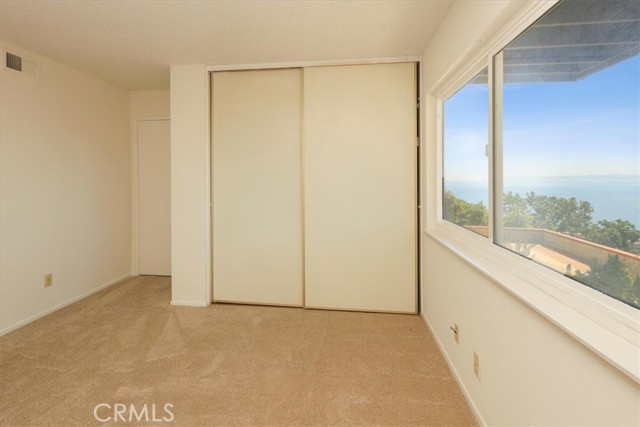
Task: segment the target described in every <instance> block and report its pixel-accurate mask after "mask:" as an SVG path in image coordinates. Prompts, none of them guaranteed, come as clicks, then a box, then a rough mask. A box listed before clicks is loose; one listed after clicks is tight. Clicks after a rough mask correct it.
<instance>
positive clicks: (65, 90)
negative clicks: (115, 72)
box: [0, 43, 131, 332]
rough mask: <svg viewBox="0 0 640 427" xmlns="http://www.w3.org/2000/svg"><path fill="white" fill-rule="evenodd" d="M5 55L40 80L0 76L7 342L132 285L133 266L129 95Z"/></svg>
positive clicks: (0, 310)
mask: <svg viewBox="0 0 640 427" xmlns="http://www.w3.org/2000/svg"><path fill="white" fill-rule="evenodd" d="M7 47H10V48H11V50H12V51H14V52H15V53H18V54H22V55H24V56H27V57H31V58H34V59H36V60H37V61H38V62H39V75H38V77H37V78H32V77H28V76H24V75H21V74H19V73H16V72H14V71H12V70H6V69H5V68H4V67H3V68H2V71H0V124H1V130H0V140H1V149H0V150H1V156H0V157H1V158H0V166H1V167H0V179H1V183H0V185H1V186H0V202H1V208H0V217H1V224H0V246H1V248H2V252H1V255H0V330H1V331H2V332H8V331H10V330H12V329H15V328H16V327H18V326H20V325H22V324H24V323H26V322H28V321H30V320H33V318H36V317H39V316H41V315H43V314H46V313H48V312H50V311H52V310H54V309H55V308H58V307H59V306H61V305H64V304H65V303H68V302H69V301H73V300H75V299H78V298H80V297H82V296H85V295H87V294H88V293H91V292H93V291H95V290H96V289H98V288H100V287H101V286H103V285H106V284H110V283H112V282H114V281H117V280H119V279H121V278H123V277H126V276H127V275H129V273H130V259H131V255H130V233H131V232H130V229H131V223H130V218H131V214H130V212H131V179H130V151H129V98H128V94H127V92H126V91H125V90H122V89H119V88H117V87H115V86H112V85H110V84H108V83H105V82H103V81H101V80H98V79H96V78H94V77H91V76H89V75H87V74H84V73H81V72H79V71H76V70H74V69H71V68H69V67H67V66H65V65H62V64H60V63H57V62H55V61H51V60H49V59H46V58H43V57H40V56H37V55H35V54H32V53H30V52H26V51H23V50H21V49H19V48H17V47H14V46H10V45H8V44H6V43H3V49H4V48H7ZM3 56H4V54H3ZM47 273H53V286H52V287H49V288H46V289H45V288H44V284H43V279H44V275H45V274H47Z"/></svg>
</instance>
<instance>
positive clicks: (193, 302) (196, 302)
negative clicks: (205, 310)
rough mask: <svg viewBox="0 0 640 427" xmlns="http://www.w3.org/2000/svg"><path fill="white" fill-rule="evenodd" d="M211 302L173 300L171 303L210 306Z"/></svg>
mask: <svg viewBox="0 0 640 427" xmlns="http://www.w3.org/2000/svg"><path fill="white" fill-rule="evenodd" d="M209 304H211V303H210V302H207V301H186V300H172V301H171V305H173V306H176V307H208V306H209Z"/></svg>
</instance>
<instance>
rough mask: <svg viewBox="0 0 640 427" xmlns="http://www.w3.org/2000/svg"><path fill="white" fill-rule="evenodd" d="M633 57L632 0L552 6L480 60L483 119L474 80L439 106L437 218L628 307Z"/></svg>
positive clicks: (639, 294)
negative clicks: (486, 64)
mask: <svg viewBox="0 0 640 427" xmlns="http://www.w3.org/2000/svg"><path fill="white" fill-rule="evenodd" d="M639 53H640V3H638V2H637V1H636V0H619V1H616V2H615V3H610V2H600V1H592V0H564V1H562V2H560V3H559V4H557V5H556V6H555V7H553V8H552V9H551V10H550V11H548V12H547V13H546V14H545V15H544V16H542V17H541V18H540V19H539V20H538V21H536V22H535V23H534V24H533V25H532V26H530V27H529V28H528V29H527V30H526V31H525V32H523V33H522V34H520V36H519V37H517V38H516V39H515V40H513V41H512V42H510V43H509V44H508V45H506V46H505V47H504V48H503V49H502V50H500V51H499V52H498V53H497V54H496V55H493V56H491V57H490V58H489V60H490V61H491V62H492V65H493V67H492V71H491V74H490V75H489V79H488V81H489V82H491V85H490V86H491V87H490V89H489V90H491V91H492V92H491V93H492V97H493V106H492V108H491V111H488V109H487V108H483V107H482V106H481V105H480V104H481V101H480V97H481V93H482V90H481V88H486V87H487V85H486V84H482V83H480V82H479V81H478V80H479V78H478V77H476V78H475V79H474V80H472V81H471V82H469V83H468V84H466V85H465V86H464V87H463V88H462V89H460V90H459V91H458V92H457V93H455V94H454V95H452V96H451V97H449V98H448V99H447V100H446V101H444V104H443V111H444V122H443V157H444V158H443V164H444V168H443V181H444V185H443V219H445V220H447V221H450V222H453V223H455V224H458V225H461V226H463V227H464V228H467V229H469V230H471V231H476V232H480V233H481V234H484V235H490V236H492V239H493V242H494V243H495V244H496V245H499V246H500V247H502V248H505V249H507V250H509V251H511V252H514V253H517V254H519V255H521V256H523V257H526V258H528V259H529V260H531V261H533V262H535V263H538V264H541V265H544V266H545V267H548V268H549V269H552V270H555V271H556V272H558V273H559V274H561V275H564V276H566V277H568V278H571V279H573V280H575V281H577V282H580V283H582V284H584V285H586V286H588V287H589V288H592V289H595V290H596V291H599V292H601V293H603V294H606V295H608V296H610V297H613V298H615V299H616V300H618V301H621V302H623V303H625V304H627V305H629V306H632V307H634V308H636V309H638V308H640V231H639V229H640V57H639ZM482 74H483V73H481V74H480V75H482ZM485 81H487V80H485ZM483 96H484V97H485V99H487V96H488V91H487V92H485V93H484V95H483ZM489 112H490V113H491V117H492V126H493V129H492V130H493V135H494V136H493V141H490V144H492V148H493V150H492V156H493V158H492V165H493V170H492V176H493V179H492V181H491V183H489V182H488V179H487V178H485V177H488V176H489V166H488V164H487V161H486V159H485V158H484V157H483V156H484V144H481V143H480V140H481V139H482V137H481V135H486V133H487V129H488V125H487V127H485V128H482V126H481V125H480V123H481V122H482V120H484V123H485V124H486V123H489ZM485 139H486V137H485ZM471 141H474V142H473V143H471ZM482 168H484V170H482ZM489 192H491V194H492V195H493V197H492V201H493V202H492V203H493V205H492V206H490V205H489V203H488V197H484V196H480V194H484V195H487V194H489ZM460 207H464V208H465V209H466V210H465V209H460ZM473 207H476V208H477V209H480V208H481V207H488V215H489V216H490V217H491V218H492V221H491V222H490V223H491V226H490V227H491V228H489V224H488V222H487V221H486V219H485V217H482V216H480V215H477V216H471V217H470V218H468V217H467V216H465V215H462V214H460V212H462V213H463V214H464V213H466V212H473V209H472V208H473Z"/></svg>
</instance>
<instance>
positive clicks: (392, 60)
mask: <svg viewBox="0 0 640 427" xmlns="http://www.w3.org/2000/svg"><path fill="white" fill-rule="evenodd" d="M418 61H420V57H419V56H396V57H388V58H362V59H336V60H320V61H294V62H269V63H264V64H261V63H257V64H224V65H209V66H207V67H206V69H207V71H208V72H214V71H240V70H269V69H273V68H305V67H325V66H330V65H363V64H390V63H396V62H418Z"/></svg>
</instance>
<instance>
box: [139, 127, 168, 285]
mask: <svg viewBox="0 0 640 427" xmlns="http://www.w3.org/2000/svg"><path fill="white" fill-rule="evenodd" d="M137 145H138V262H139V266H138V267H139V272H140V274H149V275H157V276H170V275H171V132H170V128H169V120H141V121H138V126H137Z"/></svg>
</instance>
